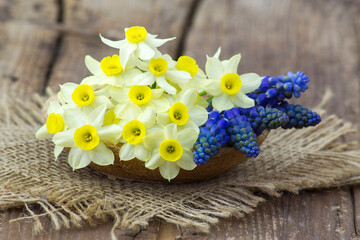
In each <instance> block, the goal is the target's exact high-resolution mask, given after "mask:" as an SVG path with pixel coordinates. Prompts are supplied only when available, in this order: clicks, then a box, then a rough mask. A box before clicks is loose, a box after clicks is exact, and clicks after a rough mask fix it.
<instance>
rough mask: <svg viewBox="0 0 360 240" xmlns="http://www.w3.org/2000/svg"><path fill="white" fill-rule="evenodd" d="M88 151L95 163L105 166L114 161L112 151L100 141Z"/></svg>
mask: <svg viewBox="0 0 360 240" xmlns="http://www.w3.org/2000/svg"><path fill="white" fill-rule="evenodd" d="M88 152H89V156H90V159H91V161H93V162H94V163H95V164H97V165H101V166H106V165H110V164H113V163H114V159H115V157H114V153H113V152H112V151H111V150H110V149H109V148H108V147H106V145H105V144H104V143H102V142H99V144H98V145H97V146H96V147H95V148H94V149H93V150H90V151H88Z"/></svg>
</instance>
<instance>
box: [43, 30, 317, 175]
mask: <svg viewBox="0 0 360 240" xmlns="http://www.w3.org/2000/svg"><path fill="white" fill-rule="evenodd" d="M125 36H126V38H125V39H123V40H119V41H112V40H109V39H106V38H104V37H102V36H101V35H100V37H101V40H102V42H103V43H105V44H106V45H108V46H110V47H113V48H116V49H119V54H118V55H117V54H114V55H112V56H107V57H104V58H103V59H102V60H101V61H100V62H99V61H97V60H95V59H94V58H92V57H90V56H86V57H85V64H86V66H87V68H88V70H89V71H90V73H91V74H92V75H91V76H89V77H86V78H85V79H83V80H82V81H81V83H80V84H76V83H65V84H63V85H61V86H60V91H59V93H58V95H57V98H58V99H57V101H52V102H50V105H49V107H48V109H47V120H46V124H44V125H43V126H42V127H41V128H40V129H39V130H38V131H37V133H36V137H37V138H38V139H44V138H52V141H53V142H54V144H55V148H54V155H55V159H57V158H58V156H59V154H60V153H61V152H62V151H63V149H64V148H67V149H69V154H68V163H69V165H70V166H71V167H72V168H73V170H76V169H79V168H83V167H86V166H87V165H89V164H90V163H91V162H93V163H95V164H97V165H101V166H105V165H111V164H113V163H114V159H115V157H114V152H113V151H111V150H110V149H109V147H110V146H115V145H116V146H119V147H120V151H119V152H118V154H119V156H118V157H119V159H120V160H121V161H128V160H132V159H135V158H136V159H138V160H141V161H143V162H144V165H145V167H146V168H149V169H152V170H153V169H157V168H159V170H160V173H161V175H162V177H163V178H165V179H168V180H169V181H170V180H171V179H173V178H175V177H176V176H177V175H178V173H179V171H180V169H184V170H193V169H194V168H196V167H197V165H202V164H206V163H207V162H208V161H209V160H210V158H212V157H213V156H215V155H216V154H217V153H218V152H219V151H220V149H221V148H222V147H224V146H233V147H234V148H235V149H237V150H239V151H240V152H241V153H244V154H246V155H247V156H249V157H256V156H257V155H258V154H259V146H258V143H257V139H256V138H257V136H258V135H259V134H261V133H262V132H263V131H264V130H265V129H275V128H278V127H282V128H285V129H286V128H302V127H307V126H314V125H316V124H317V123H319V122H320V120H321V119H320V117H319V115H318V114H316V113H315V112H312V111H311V110H308V109H306V108H304V107H302V106H300V105H292V104H289V103H287V102H286V101H285V99H289V98H291V97H292V96H295V97H299V96H300V92H304V91H305V90H306V89H307V83H308V82H309V81H310V79H309V78H308V77H307V76H306V75H305V74H304V73H302V72H297V73H296V74H293V73H288V74H287V75H286V76H279V77H269V76H265V77H261V76H259V75H258V74H256V73H245V74H238V72H237V68H238V64H239V62H240V59H241V55H240V54H237V55H235V56H233V57H231V58H230V59H227V60H220V59H219V58H220V53H221V50H220V48H219V49H218V51H217V52H216V53H215V55H214V56H212V57H209V56H207V61H206V66H205V72H203V71H202V70H201V69H200V68H199V66H198V65H197V63H196V61H195V60H194V59H193V58H191V57H189V56H181V57H180V58H179V59H178V60H177V61H174V60H173V59H172V58H171V57H170V56H169V55H167V54H162V53H161V52H160V51H159V50H158V49H157V48H158V47H160V46H161V45H163V44H164V43H166V42H167V41H170V40H172V39H173V38H168V39H159V38H157V35H153V34H150V33H148V32H147V30H146V29H145V28H144V27H140V26H134V27H130V28H127V29H125Z"/></svg>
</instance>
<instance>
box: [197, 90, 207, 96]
mask: <svg viewBox="0 0 360 240" xmlns="http://www.w3.org/2000/svg"><path fill="white" fill-rule="evenodd" d="M206 94H207V92H206V91H205V90H202V91H201V92H199V95H200V97H202V96H204V95H206Z"/></svg>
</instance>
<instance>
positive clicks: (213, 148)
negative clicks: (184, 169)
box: [193, 111, 230, 165]
mask: <svg viewBox="0 0 360 240" xmlns="http://www.w3.org/2000/svg"><path fill="white" fill-rule="evenodd" d="M227 126H228V121H227V120H226V119H225V118H223V116H222V115H221V114H220V113H219V112H218V111H212V112H210V113H209V117H208V120H207V121H206V123H205V124H204V125H203V126H201V127H200V134H199V137H198V139H197V141H196V142H195V144H194V151H193V153H194V162H195V163H196V164H197V165H202V164H205V163H207V162H208V161H209V160H210V158H211V157H212V156H214V155H215V154H217V153H218V152H219V151H220V148H221V147H222V146H224V145H225V144H226V143H228V142H229V139H230V137H229V136H228V135H227V133H226V129H227Z"/></svg>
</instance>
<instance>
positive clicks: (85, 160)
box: [68, 147, 91, 170]
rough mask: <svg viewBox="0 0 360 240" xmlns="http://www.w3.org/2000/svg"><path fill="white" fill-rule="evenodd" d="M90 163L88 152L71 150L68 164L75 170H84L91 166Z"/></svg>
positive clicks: (76, 149)
mask: <svg viewBox="0 0 360 240" xmlns="http://www.w3.org/2000/svg"><path fill="white" fill-rule="evenodd" d="M90 162H91V160H90V157H89V154H88V152H87V151H84V150H82V149H80V148H78V147H73V148H71V149H70V152H69V156H68V163H69V165H70V166H71V167H72V168H73V170H76V169H79V168H84V167H86V166H87V165H89V164H90Z"/></svg>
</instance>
